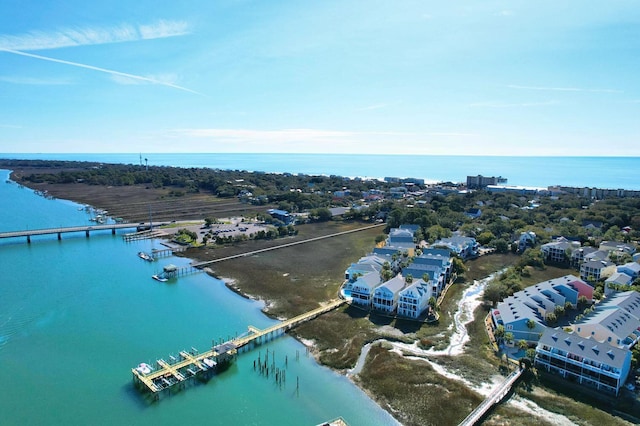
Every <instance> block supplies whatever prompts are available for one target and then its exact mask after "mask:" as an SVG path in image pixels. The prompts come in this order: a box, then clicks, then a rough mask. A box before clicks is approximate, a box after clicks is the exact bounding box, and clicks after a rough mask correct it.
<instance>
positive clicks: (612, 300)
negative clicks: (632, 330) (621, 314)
mask: <svg viewBox="0 0 640 426" xmlns="http://www.w3.org/2000/svg"><path fill="white" fill-rule="evenodd" d="M598 306H619V307H620V308H622V309H624V310H625V311H627V312H629V313H630V314H633V315H635V316H636V317H638V318H640V293H638V292H637V291H623V292H621V293H614V294H612V295H611V296H609V297H607V298H606V299H605V300H603V301H602V302H600V304H599V305H598ZM638 325H639V326H640V324H638Z"/></svg>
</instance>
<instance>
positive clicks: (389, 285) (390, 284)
mask: <svg viewBox="0 0 640 426" xmlns="http://www.w3.org/2000/svg"><path fill="white" fill-rule="evenodd" d="M404 285H405V282H404V278H403V277H402V275H400V274H398V275H396V276H395V277H393V278H391V279H390V280H389V281H386V282H385V283H383V284H382V285H381V286H379V287H378V288H376V292H377V291H378V290H379V289H381V288H386V289H388V290H389V291H390V292H392V293H397V292H398V291H400V290H402V288H403V287H404Z"/></svg>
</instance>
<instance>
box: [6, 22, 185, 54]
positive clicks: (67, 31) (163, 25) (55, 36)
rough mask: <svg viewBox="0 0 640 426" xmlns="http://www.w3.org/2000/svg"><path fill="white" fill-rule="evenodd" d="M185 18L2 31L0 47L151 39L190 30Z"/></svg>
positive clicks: (38, 47)
mask: <svg viewBox="0 0 640 426" xmlns="http://www.w3.org/2000/svg"><path fill="white" fill-rule="evenodd" d="M189 32H190V29H189V25H188V24H187V23H186V22H184V21H165V20H160V21H157V22H155V23H152V24H148V25H133V24H121V25H117V26H113V27H76V28H62V29H59V30H57V31H52V32H44V31H31V32H28V33H26V34H18V35H7V34H4V35H0V49H4V50H19V51H31V50H45V49H59V48H62V47H73V46H88V45H97V44H107V43H122V42H128V41H138V40H150V39H157V38H167V37H176V36H182V35H186V34H189Z"/></svg>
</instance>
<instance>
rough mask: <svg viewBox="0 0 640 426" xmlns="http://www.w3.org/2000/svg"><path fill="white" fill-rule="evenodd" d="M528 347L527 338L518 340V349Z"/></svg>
mask: <svg viewBox="0 0 640 426" xmlns="http://www.w3.org/2000/svg"><path fill="white" fill-rule="evenodd" d="M528 347H529V344H528V343H527V341H526V340H524V339H520V340H518V349H522V350H525V349H527V348H528Z"/></svg>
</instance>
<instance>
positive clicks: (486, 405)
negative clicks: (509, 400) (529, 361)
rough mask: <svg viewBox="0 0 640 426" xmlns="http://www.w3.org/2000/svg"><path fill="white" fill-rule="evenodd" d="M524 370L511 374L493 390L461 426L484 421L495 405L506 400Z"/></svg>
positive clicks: (469, 425) (470, 425)
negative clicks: (484, 417)
mask: <svg viewBox="0 0 640 426" xmlns="http://www.w3.org/2000/svg"><path fill="white" fill-rule="evenodd" d="M523 372H524V369H522V368H518V369H517V370H515V371H514V372H513V373H511V374H509V375H508V376H507V378H506V379H505V380H504V382H502V383H501V384H500V386H498V387H497V388H496V389H494V390H493V392H491V393H490V394H489V396H487V397H486V398H485V400H484V401H482V403H481V404H480V405H478V406H477V407H476V409H475V410H473V411H472V412H471V413H470V414H469V415H468V416H467V417H466V418H465V419H464V420H463V421H462V423H460V425H459V426H473V425H475V424H476V423H478V422H479V421H480V419H482V417H483V416H484V415H485V414H487V412H488V411H489V409H490V408H491V407H493V406H494V405H496V404H498V403H499V402H500V401H502V400H503V399H504V397H505V396H507V394H508V393H509V392H510V391H511V388H512V387H513V385H514V384H515V382H516V381H517V380H518V379H519V378H520V376H521V375H522V373H523Z"/></svg>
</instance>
